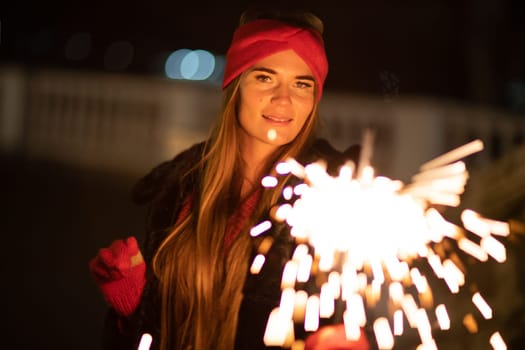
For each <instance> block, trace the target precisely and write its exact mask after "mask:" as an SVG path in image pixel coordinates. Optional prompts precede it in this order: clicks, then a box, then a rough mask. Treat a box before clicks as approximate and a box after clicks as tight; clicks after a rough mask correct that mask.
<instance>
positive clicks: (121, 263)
mask: <svg viewBox="0 0 525 350" xmlns="http://www.w3.org/2000/svg"><path fill="white" fill-rule="evenodd" d="M89 270H90V271H91V274H92V275H93V278H94V279H95V281H96V282H97V284H98V286H99V287H100V290H101V291H102V294H103V296H104V298H105V299H106V301H107V302H108V303H109V305H110V306H111V307H113V308H114V309H115V311H116V312H117V313H118V314H120V315H122V316H129V315H131V314H132V313H133V312H134V311H135V309H136V308H137V306H138V305H139V302H140V298H141V296H142V291H143V290H144V285H145V284H146V278H145V271H146V264H145V263H144V259H143V258H142V254H141V253H140V250H139V247H138V244H137V240H136V239H135V237H129V238H127V239H126V240H116V241H114V242H113V243H112V244H111V245H110V246H109V247H108V248H102V249H100V250H99V253H98V255H97V256H96V257H94V258H93V259H91V261H90V262H89Z"/></svg>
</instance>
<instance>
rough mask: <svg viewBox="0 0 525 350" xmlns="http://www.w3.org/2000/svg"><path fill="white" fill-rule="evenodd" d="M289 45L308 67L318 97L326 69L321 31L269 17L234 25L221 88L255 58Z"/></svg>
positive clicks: (253, 61) (286, 48) (257, 59)
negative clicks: (234, 29)
mask: <svg viewBox="0 0 525 350" xmlns="http://www.w3.org/2000/svg"><path fill="white" fill-rule="evenodd" d="M289 49H292V50H294V51H295V53H297V55H299V57H301V58H302V59H303V60H304V62H305V63H306V64H307V65H308V67H309V68H310V70H311V71H312V73H313V75H314V78H315V80H316V82H317V87H318V92H319V94H318V98H319V99H320V98H321V95H322V93H323V84H324V81H325V78H326V74H327V73H328V61H327V59H326V53H325V49H324V43H323V39H322V37H321V35H319V34H318V33H317V32H316V31H314V30H309V29H306V28H300V27H294V26H291V25H288V24H286V23H283V22H280V21H276V20H271V19H258V20H255V21H253V22H249V23H247V24H245V25H242V26H240V27H239V28H237V30H236V31H235V33H234V34H233V40H232V43H231V45H230V48H229V49H228V52H227V53H226V67H225V69H224V80H223V82H222V88H223V89H224V88H225V87H226V86H227V85H228V84H229V83H230V82H231V81H232V80H233V79H235V78H236V77H237V76H238V75H240V74H241V73H242V72H244V71H245V70H246V69H248V68H249V67H250V66H252V65H253V64H255V63H256V62H257V61H259V60H261V59H263V58H265V57H267V56H270V55H273V54H274V53H277V52H280V51H284V50H289Z"/></svg>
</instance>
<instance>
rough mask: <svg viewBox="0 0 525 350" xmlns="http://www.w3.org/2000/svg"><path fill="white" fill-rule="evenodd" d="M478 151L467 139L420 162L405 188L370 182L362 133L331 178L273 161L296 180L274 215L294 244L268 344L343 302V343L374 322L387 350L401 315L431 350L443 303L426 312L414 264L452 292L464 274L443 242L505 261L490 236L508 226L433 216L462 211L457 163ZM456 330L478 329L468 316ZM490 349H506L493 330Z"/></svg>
mask: <svg viewBox="0 0 525 350" xmlns="http://www.w3.org/2000/svg"><path fill="white" fill-rule="evenodd" d="M482 148H483V144H482V143H481V141H479V140H478V141H474V142H471V143H469V144H466V145H464V146H462V147H460V148H458V149H456V150H453V151H451V152H449V153H446V154H444V155H442V156H440V157H438V158H436V159H434V160H432V161H430V162H428V163H425V164H424V165H423V166H422V167H421V169H420V170H421V171H420V173H418V174H416V175H415V176H414V177H413V178H412V183H410V184H409V185H404V184H403V183H402V182H400V181H396V180H391V179H389V178H387V177H382V176H374V170H373V168H372V167H371V166H370V154H371V150H370V140H369V139H367V138H366V135H365V139H364V144H363V146H362V151H361V158H360V159H359V163H358V164H359V167H357V168H356V167H355V166H354V164H352V163H348V164H345V165H344V166H342V167H341V169H340V171H339V174H338V176H335V177H334V176H331V175H329V174H328V173H327V171H326V167H325V165H324V164H323V163H312V164H307V165H306V166H303V165H301V164H299V163H298V162H297V161H295V160H293V159H289V160H288V161H286V162H283V163H280V164H278V165H277V167H276V172H277V174H279V175H287V174H291V175H293V176H295V177H296V178H298V179H300V180H302V182H301V183H299V184H297V185H295V187H293V188H292V187H290V186H288V187H285V188H284V191H283V198H284V199H285V202H284V203H283V204H282V205H281V206H280V207H279V208H277V210H276V211H275V213H274V217H273V219H274V220H276V221H278V222H286V223H287V224H288V225H289V226H290V234H291V235H292V237H294V238H295V239H296V241H297V242H298V246H297V248H296V250H295V252H294V254H293V257H292V259H291V260H290V261H289V262H288V263H287V264H286V265H285V268H284V273H283V277H282V282H281V287H282V293H283V294H282V296H283V297H282V299H281V304H280V306H279V308H278V309H276V310H274V312H272V315H270V318H269V321H268V324H267V330H266V334H265V339H264V340H265V342H266V344H267V345H283V344H284V343H283V342H284V339H285V338H286V339H288V337H289V332H288V331H286V330H287V329H289V327H290V326H289V322H293V321H295V322H303V323H304V329H305V330H306V331H316V330H317V329H318V327H319V319H320V318H326V317H330V316H332V315H333V314H334V312H337V311H336V310H335V309H334V305H335V303H336V301H337V300H341V301H343V303H344V305H346V310H343V311H341V310H339V312H341V313H342V315H341V316H342V320H343V323H344V325H345V330H346V333H347V334H346V336H347V339H355V338H356V337H358V335H359V334H360V332H359V329H360V327H363V326H364V325H366V324H372V325H373V330H374V333H375V337H376V341H377V344H378V346H379V348H380V349H391V348H393V347H394V342H395V337H398V336H402V334H403V333H404V330H403V318H406V320H407V322H408V324H409V326H410V328H413V329H415V330H416V331H417V332H418V334H419V337H420V341H421V345H420V347H418V348H421V349H437V345H436V342H435V340H434V339H433V336H432V326H431V325H432V324H436V325H439V329H440V330H448V329H449V328H450V319H449V316H448V312H447V309H446V307H445V305H444V304H440V305H438V306H437V307H435V306H434V305H433V293H432V289H431V286H430V283H429V277H430V276H428V275H427V276H426V275H425V274H424V271H423V270H421V269H420V268H418V267H416V266H414V265H413V263H414V261H420V262H421V261H423V262H426V264H427V266H428V267H429V269H427V270H428V271H430V272H432V273H433V276H432V278H433V279H434V280H438V281H439V280H441V281H442V283H443V285H445V286H447V287H448V288H449V290H450V292H451V293H453V294H456V293H459V291H460V289H461V288H462V287H463V286H464V285H465V283H466V276H465V271H464V267H463V264H462V263H461V260H460V259H459V258H458V255H457V254H456V253H455V252H454V250H455V248H450V246H451V245H450V244H446V245H445V244H443V243H444V241H447V243H449V241H453V242H455V247H456V248H457V250H461V251H462V252H463V253H465V254H467V255H468V256H472V257H474V258H475V259H477V260H479V261H482V262H483V261H487V260H488V259H489V258H493V259H494V260H496V261H498V262H504V261H505V260H506V252H505V247H504V245H503V244H502V243H501V242H500V241H499V240H498V238H496V237H494V236H499V237H500V238H501V237H504V236H507V235H508V234H509V227H508V224H506V223H503V222H499V221H495V220H490V219H486V218H483V217H482V216H481V215H479V214H478V213H476V212H474V211H472V210H465V211H464V212H463V214H462V215H461V219H462V223H463V226H464V228H462V227H458V226H456V225H454V224H452V223H450V222H448V221H447V220H446V219H445V218H444V217H443V216H442V215H441V214H440V212H439V211H438V210H437V209H436V206H442V205H445V206H450V207H456V206H458V205H459V204H460V195H461V194H462V193H463V191H464V187H465V184H466V181H467V179H468V173H467V171H466V167H465V163H463V162H462V161H461V160H460V158H462V157H466V156H468V155H470V154H472V153H475V152H478V151H480V150H481V149H482ZM276 184H277V179H275V178H273V177H265V178H264V180H263V185H264V186H266V187H274V186H275V185H276ZM270 228H271V224H270V223H269V222H263V223H261V224H259V225H257V226H255V227H254V228H253V229H252V232H251V234H252V235H253V236H256V235H264V234H265V233H266V232H267V231H269V230H270ZM436 247H441V249H436ZM443 247H448V248H443ZM447 249H448V251H447ZM451 252H452V253H451ZM256 260H257V261H255V262H254V264H253V265H252V269H251V271H252V273H253V272H255V271H257V272H258V271H259V270H260V269H261V267H262V264H263V263H264V258H263V257H262V256H261V255H259V256H257V258H256ZM257 272H255V273H257ZM319 275H323V276H325V277H324V278H321V280H322V281H324V282H322V283H319V282H318V281H317V282H316V285H317V290H315V291H312V290H308V291H304V290H301V288H302V287H301V286H303V287H304V285H305V282H307V281H308V280H310V279H314V277H315V276H319ZM385 298H386V299H387V300H388V303H389V309H390V311H389V313H390V314H389V315H384V316H385V317H383V316H377V313H374V314H376V316H375V319H373V320H367V313H366V308H374V307H375V306H376V305H377V303H378V302H379V301H380V300H383V299H385ZM472 303H473V306H474V307H476V308H477V310H478V311H479V312H480V313H481V314H482V315H483V317H484V318H485V319H489V318H491V317H492V309H491V308H490V306H489V305H488V303H487V302H486V301H485V300H484V299H483V298H482V297H481V295H480V294H479V293H478V292H476V291H475V292H474V293H473V297H472ZM298 315H299V316H298ZM465 320H466V321H465ZM467 321H469V322H467ZM463 323H464V325H465V327H467V328H470V329H474V328H477V326H476V327H473V325H475V320H474V319H473V317H472V315H470V318H469V317H465V319H464V322H463ZM392 329H393V331H392ZM272 334H274V335H275V337H272ZM487 342H489V340H488V339H487ZM490 343H491V344H492V346H493V348H494V349H504V348H505V343H504V341H503V339H502V338H501V336H500V335H499V333H494V335H493V337H492V338H491V339H490Z"/></svg>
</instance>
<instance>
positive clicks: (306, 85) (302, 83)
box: [296, 81, 312, 89]
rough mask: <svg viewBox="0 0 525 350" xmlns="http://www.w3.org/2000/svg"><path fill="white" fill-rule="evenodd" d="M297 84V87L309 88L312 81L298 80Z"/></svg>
mask: <svg viewBox="0 0 525 350" xmlns="http://www.w3.org/2000/svg"><path fill="white" fill-rule="evenodd" d="M296 85H297V87H300V88H303V89H307V88H310V87H312V83H310V82H307V81H298V82H297V83H296Z"/></svg>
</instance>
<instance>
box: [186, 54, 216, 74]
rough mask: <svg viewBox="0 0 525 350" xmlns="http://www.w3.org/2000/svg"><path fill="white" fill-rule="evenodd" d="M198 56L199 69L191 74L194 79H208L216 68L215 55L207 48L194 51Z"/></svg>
mask: <svg viewBox="0 0 525 350" xmlns="http://www.w3.org/2000/svg"><path fill="white" fill-rule="evenodd" d="M193 52H194V53H195V54H196V55H197V58H198V63H199V64H198V66H197V71H196V72H195V73H194V74H193V75H192V76H191V78H190V79H192V80H206V79H208V78H209V77H210V76H211V74H212V73H213V70H214V69H215V56H213V55H212V54H211V53H210V52H209V51H206V50H195V51H193Z"/></svg>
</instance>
